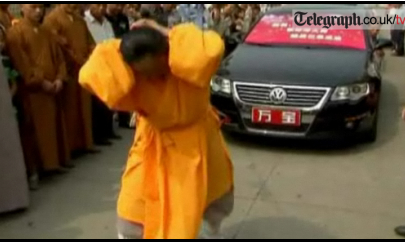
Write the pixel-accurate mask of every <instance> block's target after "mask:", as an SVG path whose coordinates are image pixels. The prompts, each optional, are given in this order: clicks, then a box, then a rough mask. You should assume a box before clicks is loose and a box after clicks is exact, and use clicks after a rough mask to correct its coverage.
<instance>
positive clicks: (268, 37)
mask: <svg viewBox="0 0 405 242" xmlns="http://www.w3.org/2000/svg"><path fill="white" fill-rule="evenodd" d="M292 21H293V20H292V15H266V16H264V17H263V18H262V19H261V20H260V21H259V22H258V23H257V24H256V26H255V27H254V28H253V29H252V30H251V32H250V33H249V34H248V36H247V37H246V39H245V43H247V44H258V45H296V46H300V45H303V46H319V47H333V48H352V49H360V50H365V49H367V44H366V38H365V36H364V31H363V30H360V29H359V30H346V29H344V30H339V29H338V30H332V29H324V28H317V29H315V28H294V27H293V22H292Z"/></svg>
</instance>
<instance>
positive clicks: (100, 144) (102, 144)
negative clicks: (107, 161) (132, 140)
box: [94, 140, 112, 146]
mask: <svg viewBox="0 0 405 242" xmlns="http://www.w3.org/2000/svg"><path fill="white" fill-rule="evenodd" d="M94 144H96V145H98V146H111V145H112V143H111V142H110V141H108V140H98V141H95V142H94Z"/></svg>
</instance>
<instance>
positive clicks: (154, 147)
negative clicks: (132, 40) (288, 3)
mask: <svg viewBox="0 0 405 242" xmlns="http://www.w3.org/2000/svg"><path fill="white" fill-rule="evenodd" d="M169 42H170V55H169V56H170V57H169V61H170V67H171V71H172V74H171V76H170V77H168V78H167V79H166V80H145V79H142V78H140V77H136V76H135V77H134V75H133V73H132V71H131V69H130V67H129V66H128V65H127V64H125V63H124V61H123V59H122V56H121V54H120V52H119V45H120V41H119V40H112V41H110V42H106V43H103V44H100V45H98V46H97V47H96V49H95V51H94V52H93V54H92V56H91V57H90V59H89V61H88V62H87V63H86V64H85V65H84V66H83V68H82V69H81V72H80V78H79V82H80V84H81V85H83V86H84V87H85V88H87V89H88V90H90V91H91V92H93V93H95V94H96V95H97V96H98V97H99V98H100V99H101V100H103V101H104V102H105V103H106V104H107V105H108V106H109V107H110V108H114V109H118V110H122V111H136V112H137V113H138V114H139V120H138V122H137V132H136V137H135V142H134V145H133V147H132V149H131V151H130V154H129V159H128V164H127V169H126V172H125V174H124V176H123V180H122V189H121V194H120V197H119V201H118V215H119V216H120V217H121V218H123V219H126V220H129V221H132V222H135V223H140V224H143V225H144V229H145V231H144V232H145V235H144V236H145V238H146V239H174V238H175V239H193V238H196V237H197V234H198V231H199V228H200V225H201V221H202V216H203V213H204V211H205V209H206V208H207V207H208V206H209V205H210V204H211V203H212V202H214V201H216V200H217V199H219V198H221V197H222V196H223V195H224V194H226V193H227V192H229V191H231V189H232V188H233V168H232V164H231V161H230V157H229V154H228V152H227V150H226V147H225V143H224V140H223V137H222V134H221V131H220V121H219V118H218V117H217V114H216V113H215V112H214V109H213V107H212V106H211V104H210V79H211V76H212V75H213V74H214V73H215V71H216V70H217V68H218V66H219V64H220V62H221V58H222V55H223V51H224V45H223V42H222V40H221V37H220V36H219V35H217V34H216V33H214V32H212V31H209V32H202V31H201V30H200V29H199V28H198V27H196V26H195V25H193V24H185V25H179V26H177V27H175V28H173V29H172V30H171V32H170V36H169Z"/></svg>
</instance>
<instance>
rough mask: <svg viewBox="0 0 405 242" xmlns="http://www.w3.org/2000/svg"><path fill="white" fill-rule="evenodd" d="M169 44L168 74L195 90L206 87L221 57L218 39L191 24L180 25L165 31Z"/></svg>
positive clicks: (222, 43)
mask: <svg viewBox="0 0 405 242" xmlns="http://www.w3.org/2000/svg"><path fill="white" fill-rule="evenodd" d="M169 42H170V43H169V44H170V54H169V62H170V68H171V71H172V73H173V74H174V75H175V76H177V77H179V78H180V79H182V80H185V81H188V82H190V83H192V84H194V85H196V86H198V87H201V88H206V87H208V86H209V84H210V80H211V77H212V75H214V74H215V72H216V71H217V69H218V67H219V64H220V63H221V60H222V56H223V54H224V50H225V47H224V42H223V40H222V38H221V36H219V35H218V34H217V33H216V32H214V31H203V30H201V29H200V28H199V27H197V26H196V25H194V24H182V25H178V26H176V27H174V28H173V29H172V30H171V31H170V32H169Z"/></svg>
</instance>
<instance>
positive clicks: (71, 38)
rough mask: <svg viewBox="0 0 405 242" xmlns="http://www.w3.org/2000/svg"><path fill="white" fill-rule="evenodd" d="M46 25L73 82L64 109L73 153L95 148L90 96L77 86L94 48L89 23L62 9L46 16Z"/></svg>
mask: <svg viewBox="0 0 405 242" xmlns="http://www.w3.org/2000/svg"><path fill="white" fill-rule="evenodd" d="M44 26H45V27H46V28H48V29H49V30H50V31H51V32H52V33H53V34H54V37H55V38H56V40H57V42H58V43H59V45H60V46H61V47H62V50H63V52H64V55H65V59H66V62H67V67H68V73H69V75H70V81H69V82H68V84H67V86H66V92H65V94H66V95H65V98H64V106H65V112H66V124H67V129H68V134H69V141H70V147H71V150H72V151H74V150H81V149H91V148H92V147H93V135H92V123H91V96H90V94H89V93H88V92H87V91H85V90H83V89H82V88H81V87H80V85H79V83H78V81H77V80H78V73H79V70H80V68H81V66H82V65H83V64H84V63H85V62H86V60H87V58H88V56H89V55H90V53H91V50H92V48H93V47H94V41H93V39H92V37H91V35H90V33H89V31H88V29H87V25H86V22H85V21H84V20H83V19H82V18H81V17H80V16H76V15H69V14H68V13H66V12H65V11H64V10H63V9H62V8H61V7H60V6H58V7H56V8H55V9H53V10H52V11H51V12H50V13H49V14H48V15H47V16H46V17H45V21H44Z"/></svg>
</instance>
